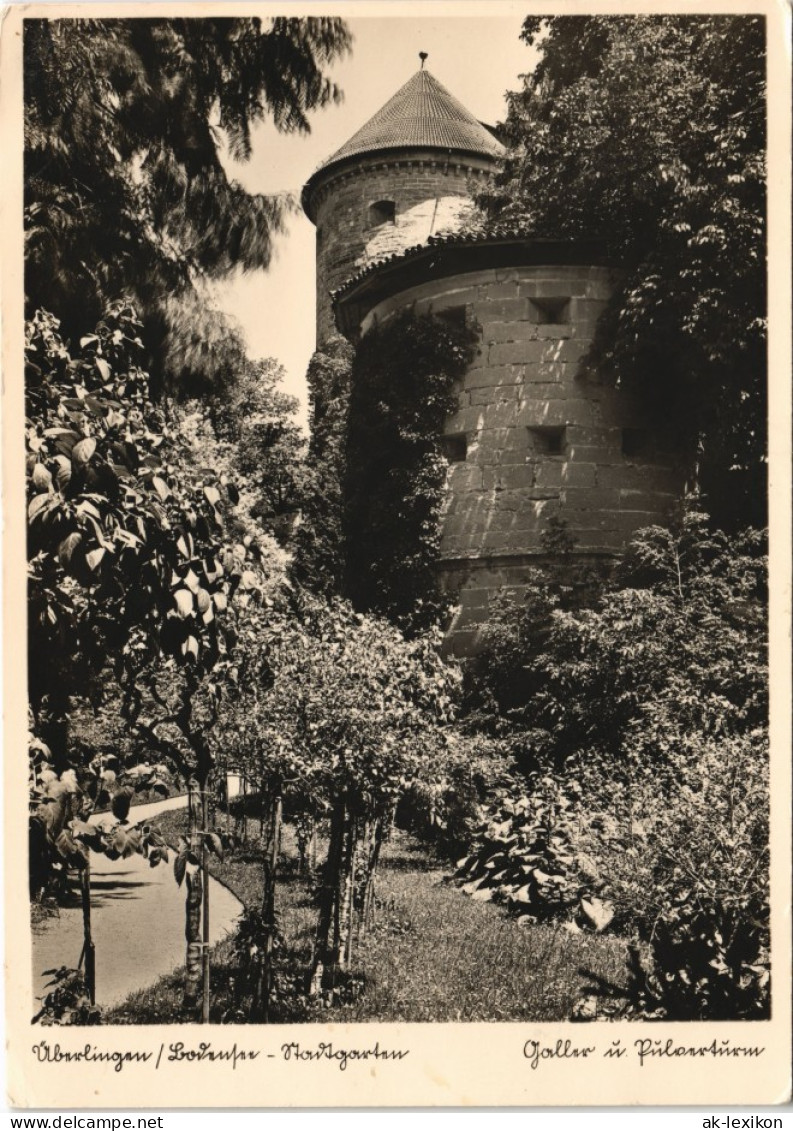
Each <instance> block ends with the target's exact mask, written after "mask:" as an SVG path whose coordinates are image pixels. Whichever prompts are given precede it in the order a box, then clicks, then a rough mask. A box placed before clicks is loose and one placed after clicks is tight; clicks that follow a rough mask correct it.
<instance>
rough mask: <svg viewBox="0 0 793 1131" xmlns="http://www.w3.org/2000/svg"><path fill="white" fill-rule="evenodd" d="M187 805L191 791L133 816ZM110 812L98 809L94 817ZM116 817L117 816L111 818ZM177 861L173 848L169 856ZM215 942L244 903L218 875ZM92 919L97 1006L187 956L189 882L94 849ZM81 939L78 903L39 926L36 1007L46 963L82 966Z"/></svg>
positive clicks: (213, 900) (213, 890)
mask: <svg viewBox="0 0 793 1131" xmlns="http://www.w3.org/2000/svg"><path fill="white" fill-rule="evenodd" d="M186 804H187V798H186V797H169V798H167V799H166V800H165V801H155V802H153V803H152V804H150V805H138V806H135V808H134V809H133V810H132V812H131V813H130V817H131V819H132V821H133V822H135V823H137V822H138V821H142V820H148V819H151V818H154V817H156V816H159V815H160V814H161V813H165V812H168V811H169V810H172V809H178V808H181V807H182V806H184V805H186ZM105 819H108V815H107V814H97V815H96V816H95V817H94V818H92V820H95V821H102V820H105ZM110 819H111V820H112V818H110ZM171 859H172V860H173V855H172V856H171ZM209 884H210V887H209V905H210V924H211V942H212V944H213V945H214V944H215V943H216V942H219V941H220V939H222V938H224V937H225V936H226V935H227V934H228V933H229V932H230V931H231V930H232V929H233V927H234V926H235V923H236V919H237V916H238V915H239V913H240V912H241V910H242V904H241V903H240V902H239V900H238V899H237V898H236V896H234V895H232V894H231V892H230V891H229V890H228V889H227V888H225V887H223V886H222V884H219V883H218V882H217V881H216V880H213V879H210V881H209ZM91 896H92V903H91V906H92V915H91V924H92V930H93V937H94V942H95V944H96V998H97V1004H98V1005H99V1006H103V1007H104V1006H108V1005H112V1004H115V1003H117V1002H120V1001H123V1000H124V999H125V998H127V997H128V996H129V995H130V994H131V993H134V992H135V991H136V990H140V989H144V988H145V987H146V986H148V985H150V984H151V983H152V982H155V981H156V980H157V979H158V978H159V977H161V976H162V975H163V974H168V973H170V971H171V970H173V969H174V968H175V967H177V966H180V965H181V964H182V963H183V962H184V958H185V937H184V923H185V908H184V900H185V893H184V888H179V887H177V886H176V881H175V880H174V876H173V866H172V864H164V863H163V864H158V865H157V866H156V867H155V868H152V867H150V866H149V862H148V860H145V859H144V858H143V856H140V855H135V856H130V857H129V859H127V860H123V859H122V860H108V859H107V857H106V856H101V855H97V854H96V853H92V854H91ZM82 946H83V918H82V910H81V908H80V907H79V906H75V907H62V908H60V911H59V913H58V915H57V916H53V917H52V918H50V919H46V920H45V921H44V922H43V923H42V924H41V925H40V926H37V927H36V928H35V930H34V933H33V995H34V1001H35V1003H36V1004H35V1009H34V1011H33V1012H37V1011H38V1009H39V1004H38V999H39V998H40V997H41V996H42V994H43V993H44V992H45V991H44V988H43V987H44V984H45V982H47V981H48V980H49V979H48V978H45V977H44V975H43V971H44V970H51V969H53V968H55V967H58V966H64V965H66V966H76V965H77V963H78V961H79V958H80V953H81V951H82Z"/></svg>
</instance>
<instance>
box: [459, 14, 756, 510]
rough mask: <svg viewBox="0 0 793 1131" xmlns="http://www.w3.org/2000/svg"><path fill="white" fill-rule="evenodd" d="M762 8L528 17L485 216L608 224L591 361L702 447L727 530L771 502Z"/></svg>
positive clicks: (562, 226)
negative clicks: (617, 272) (607, 265)
mask: <svg viewBox="0 0 793 1131" xmlns="http://www.w3.org/2000/svg"><path fill="white" fill-rule="evenodd" d="M764 34H765V31H764V21H763V20H762V19H761V18H759V17H749V16H746V17H745V16H706V17H703V16H674V17H669V16H652V17H644V16H643V17H636V16H597V17H590V16H586V17H585V16H575V17H568V16H563V17H553V18H551V19H549V20H541V19H539V18H537V17H529V18H527V19H526V20H525V21H524V24H523V31H522V38H523V39H524V41H525V42H526V43H527V44H528V45H536V46H537V48H538V49H539V51H540V53H541V54H540V60H539V62H538V64H537V66H536V67H535V69H534V71H533V72H532V73H531V74H529V75H526V76H525V77H524V82H523V87H522V89H520V90H518V91H516V92H513V93H512V94H511V95H510V96H509V98H510V101H509V113H508V117H507V122H506V126H505V130H506V136H507V141H508V145H509V149H508V153H507V157H506V159H505V161H504V164H503V168H502V169H501V171H500V173H499V174H498V175H497V177H496V179H495V184H494V186H493V188H492V189H491V190H487V191H486V192H485V193H483V194H482V196H481V197H480V204H481V206H482V208H483V209H484V213H485V217H486V226H488V227H491V228H493V227H494V228H496V229H498V227H499V225H501V226H507V227H509V228H512V229H514V228H515V227H516V226H519V227H520V228H521V229H523V230H525V231H526V232H527V233H528V234H532V235H537V236H544V237H560V238H565V239H575V238H582V237H583V238H592V237H598V238H601V239H602V240H604V241H605V243H606V244H607V247H608V250H609V252H610V254H611V255H612V256H613V257H614V258H615V259H616V260H618V261H619V262H620V263H621V264H622V266H623V269H624V273H623V275H622V279H621V281H620V282H619V284H618V285H617V287H616V290H615V293H614V296H613V300H612V302H611V305H610V307H609V309H608V311H607V313H606V315H605V316H604V318H603V319H602V321H601V325H600V327H599V338H598V341H597V342H596V346H595V351H594V360H596V361H597V362H598V363H599V364H601V365H603V366H605V367H607V368H608V369H609V370H610V371H611V372H612V373H613V374H615V375H616V377H617V379H618V380H619V381H620V382H624V383H625V384H626V385H630V386H632V387H635V388H638V389H640V390H641V391H642V392H643V393H644V395H645V396H646V398H647V399H648V401H649V402H650V404H651V405H653V406H654V408H655V410H656V411H658V412H660V413H663V415H664V417H665V418H666V419H667V420H674V421H675V422H676V423H677V425H678V426H679V428H680V430H681V439H683V440H684V441H687V442H688V444H689V445H690V447H692V448H693V449H694V450H695V452H696V464H697V472H698V479H699V484H700V486H701V488H702V490H703V491H704V492H705V494H706V505H707V506H708V510H709V512H710V513H711V514H712V516H713V518H714V520H715V521H716V522H717V524H718V525H720V526H722V527H729V528H735V527H736V526H739V525H742V524H746V523H755V524H758V523H759V524H760V525H762V523H763V521H764V513H765V466H764V464H765V445H766V429H765V413H766V359H765V348H766V347H765V325H766V297H765V296H766V266H765V247H764V239H765V160H764V155H765V138H766V125H765V99H764V95H765V75H764V59H765V45H764Z"/></svg>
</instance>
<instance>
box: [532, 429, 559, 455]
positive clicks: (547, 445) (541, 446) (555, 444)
mask: <svg viewBox="0 0 793 1131" xmlns="http://www.w3.org/2000/svg"><path fill="white" fill-rule="evenodd" d="M528 431H529V444H530V446H531V450H532V451H533V452H534V453H535V455H538V456H561V455H564V450H565V429H564V426H563V425H559V426H556V425H542V426H538V427H536V428H529V430H528Z"/></svg>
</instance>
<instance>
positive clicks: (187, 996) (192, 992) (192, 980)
mask: <svg viewBox="0 0 793 1131" xmlns="http://www.w3.org/2000/svg"><path fill="white" fill-rule="evenodd" d="M185 884H186V886H187V896H186V898H185V938H186V939H187V958H186V961H185V981H184V1006H185V1008H186V1009H190V1010H192V1009H195V1008H196V1006H197V1005H198V998H199V995H200V993H201V982H202V977H203V970H202V965H201V904H202V899H203V894H204V892H203V882H202V877H201V872H200V871H197V872H194V873H193V875H188V876H186V877H185Z"/></svg>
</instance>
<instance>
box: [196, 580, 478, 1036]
mask: <svg viewBox="0 0 793 1131" xmlns="http://www.w3.org/2000/svg"><path fill="white" fill-rule="evenodd" d="M243 637H244V638H243V639H242V640H241V644H240V648H239V651H238V653H237V657H238V660H239V661H240V685H239V693H238V694H235V695H234V696H228V697H227V698H226V699H225V701H224V703H223V705H222V706H221V710H220V717H219V725H218V729H217V731H216V732H215V738H216V741H218V742H219V743H220V744H221V745H222V747H223V748H224V749H226V750H231V751H234V755H235V758H237V759H239V760H240V761H239V763H238V764H241V765H242V766H243V767H244V769H245V772H246V774H247V775H248V776H249V777H250V778H251V779H252V780H253V781H254V782H256V784H257V785H258V786H259V788H260V789H261V790H262V792H263V793H264V794H265V795H266V796H267V798H268V807H269V813H268V817H267V828H268V835H267V847H266V851H265V852H264V855H263V895H262V906H261V913H260V921H261V927H262V932H263V934H262V939H261V941H260V945H259V946H258V949H257V953H258V956H259V960H260V962H261V963H262V971H261V973H260V976H259V978H258V984H259V986H260V987H266V986H267V985H268V984H269V981H270V976H271V971H270V969H269V966H268V964H269V955H270V953H271V948H272V939H273V935H274V932H275V881H276V874H275V861H276V859H277V844H278V838H279V828H280V819H281V818H280V812H281V801H282V798H284V797H286V798H288V799H289V801H290V805H291V806H295V805H296V804H297V805H299V806H300V807H301V808H302V809H303V810H304V811H306V812H308V813H310V814H314V815H317V816H320V815H321V816H323V817H326V818H327V819H328V822H329V845H328V854H327V859H326V861H325V864H324V866H323V868H322V872H321V881H320V890H319V901H318V902H319V906H318V913H317V925H316V933H315V947H314V954H313V959H312V965H311V969H310V971H309V978H308V981H309V986H310V989H311V991H312V992H314V993H317V992H319V990H320V988H321V987H322V988H325V989H330V988H332V985H333V982H334V979H335V977H336V974H337V972H338V970H339V969H342V970H344V969H348V968H349V965H350V961H351V957H352V953H353V946H354V940H355V937H356V936H357V934H359V933H360V932H362V931H363V930H364V929H365V926H366V924H367V922H368V921H369V918H370V915H371V912H372V910H373V886H372V885H373V879H374V875H375V872H376V869H377V863H378V858H379V853H380V846H381V844H382V841H383V839H384V837H385V835H386V833H387V830H388V826H389V824H390V821H391V819H392V816H393V812H394V809H395V807H396V804H397V801H398V799H399V798H400V797H401V796H402V795H403V794H404V793H406V792H407V791H408V790H409V789H410V788H411V787H412V786H414V785H418V784H422V783H424V784H428V783H430V782H432V781H433V780H436V779H439V778H442V777H443V775H444V773H445V771H446V767H447V763H448V761H449V759H450V749H451V747H452V740H451V737H450V735H449V733H448V724H449V723H451V721H452V719H453V717H454V712H455V707H456V698H457V695H456V689H457V683H458V675H457V672H456V670H455V669H454V668H453V667H452V666H451V665H448V664H445V663H444V662H443V661H442V660H441V659H440V655H439V650H438V643H439V641H438V640H437V639H435V638H433V637H421V638H417V639H415V640H412V641H406V640H405V639H404V638H403V636H402V635H401V633H400V632H399V631H398V630H397V629H396V628H394V627H393V626H392V625H390V624H388V623H387V622H385V621H382V620H378V619H377V618H375V617H372V616H364V615H363V614H359V613H355V612H354V611H353V610H352V608H351V607H350V606H349V605H348V604H347V603H345V602H341V601H339V600H333V601H331V602H325V601H323V600H321V599H318V598H316V597H315V596H313V595H311V594H309V593H308V592H306V591H301V590H299V589H297V588H295V589H293V590H292V592H291V594H290V596H289V600H288V601H287V603H286V604H284V601H283V598H282V600H281V609H280V612H279V610H277V609H276V612H275V614H273V613H270V615H268V616H267V618H265V619H264V620H262V618H259V626H258V628H257V627H256V621H255V620H249V621H248V624H247V626H246V631H245V633H244V634H243ZM261 992H262V991H261V989H260V991H259V993H261ZM254 1008H255V1009H256V1011H257V1014H258V1015H260V1016H261V1015H263V1013H264V1012H266V998H265V1000H264V1001H263V1000H262V999H261V997H259V998H258V1000H255V1001H254Z"/></svg>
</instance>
